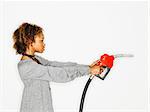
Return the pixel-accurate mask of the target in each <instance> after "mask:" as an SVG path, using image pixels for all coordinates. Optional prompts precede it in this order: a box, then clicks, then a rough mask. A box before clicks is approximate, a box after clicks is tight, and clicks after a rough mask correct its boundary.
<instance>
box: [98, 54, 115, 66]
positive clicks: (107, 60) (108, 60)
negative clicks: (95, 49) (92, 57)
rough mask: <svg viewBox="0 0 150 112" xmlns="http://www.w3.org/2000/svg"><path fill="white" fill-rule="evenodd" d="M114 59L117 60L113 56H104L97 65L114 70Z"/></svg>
mask: <svg viewBox="0 0 150 112" xmlns="http://www.w3.org/2000/svg"><path fill="white" fill-rule="evenodd" d="M114 59H115V58H114V56H113V55H108V54H104V55H102V56H101V57H100V60H99V62H98V63H97V65H98V66H105V67H108V68H112V66H113V61H114Z"/></svg>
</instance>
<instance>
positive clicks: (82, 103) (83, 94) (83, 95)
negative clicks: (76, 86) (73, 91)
mask: <svg viewBox="0 0 150 112" xmlns="http://www.w3.org/2000/svg"><path fill="white" fill-rule="evenodd" d="M91 81H92V79H91V78H89V79H88V81H87V83H86V85H85V87H84V90H83V93H82V98H81V102H80V109H79V112H82V111H83V105H84V99H85V95H86V91H87V89H88V87H89V84H90V82H91Z"/></svg>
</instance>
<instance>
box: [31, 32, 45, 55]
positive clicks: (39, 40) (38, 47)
mask: <svg viewBox="0 0 150 112" xmlns="http://www.w3.org/2000/svg"><path fill="white" fill-rule="evenodd" d="M34 39H35V42H33V43H32V48H33V50H34V51H35V52H39V53H43V51H44V50H45V43H44V35H43V33H39V34H37V35H36V36H35V38H34Z"/></svg>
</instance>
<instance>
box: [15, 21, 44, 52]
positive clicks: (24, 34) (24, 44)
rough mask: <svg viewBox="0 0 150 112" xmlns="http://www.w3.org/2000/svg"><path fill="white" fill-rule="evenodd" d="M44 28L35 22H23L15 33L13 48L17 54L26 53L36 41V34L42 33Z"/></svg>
mask: <svg viewBox="0 0 150 112" xmlns="http://www.w3.org/2000/svg"><path fill="white" fill-rule="evenodd" d="M42 31H43V29H42V28H41V27H39V26H37V25H35V24H29V23H23V24H22V25H20V26H19V28H17V29H16V30H15V31H14V33H13V41H14V45H13V48H14V49H16V54H23V53H25V51H26V49H27V48H28V46H29V44H30V43H31V42H34V41H35V39H34V38H35V35H37V34H39V33H42Z"/></svg>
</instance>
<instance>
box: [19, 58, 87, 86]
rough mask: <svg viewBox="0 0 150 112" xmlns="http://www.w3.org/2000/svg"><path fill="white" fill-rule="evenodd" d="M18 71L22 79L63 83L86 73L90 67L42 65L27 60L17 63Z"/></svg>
mask: <svg viewBox="0 0 150 112" xmlns="http://www.w3.org/2000/svg"><path fill="white" fill-rule="evenodd" d="M18 69H19V73H20V75H21V78H22V79H24V80H25V79H38V80H47V81H53V82H58V83H64V82H68V81H71V80H73V79H75V78H76V77H80V76H84V75H88V74H89V73H90V68H89V66H88V65H79V64H78V65H75V66H63V67H54V66H43V65H40V64H37V63H36V62H34V61H28V62H26V63H24V64H22V65H18Z"/></svg>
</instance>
